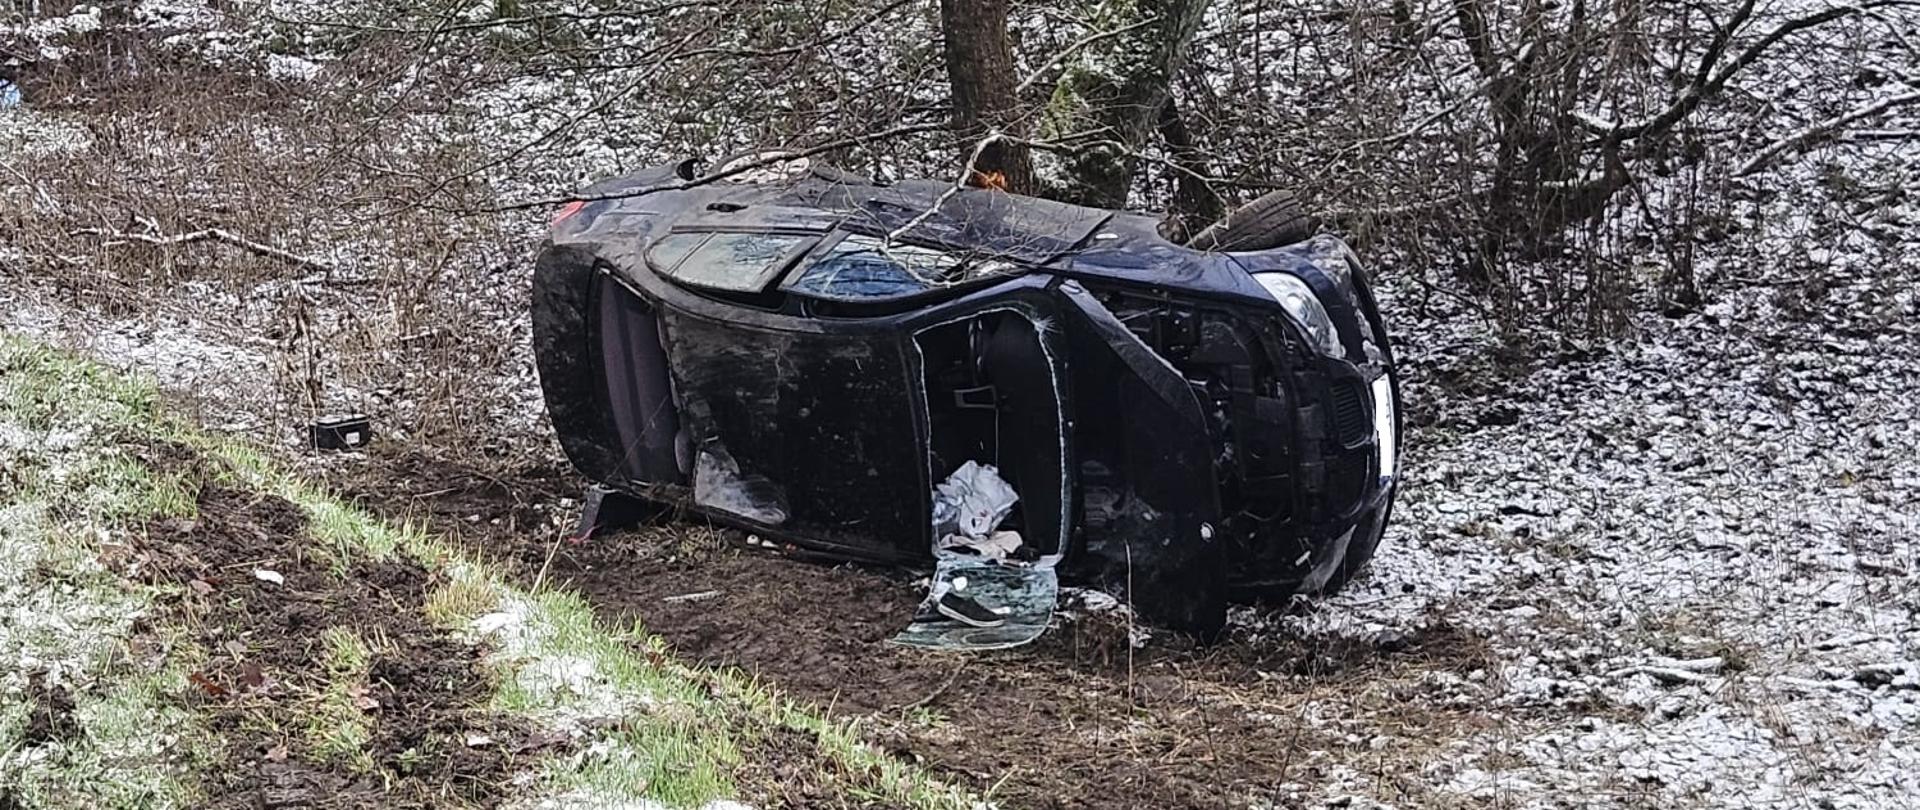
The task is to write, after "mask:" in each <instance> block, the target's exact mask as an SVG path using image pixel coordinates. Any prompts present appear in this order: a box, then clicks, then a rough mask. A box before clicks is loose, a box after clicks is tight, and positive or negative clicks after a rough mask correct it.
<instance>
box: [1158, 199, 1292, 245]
mask: <svg viewBox="0 0 1920 810" xmlns="http://www.w3.org/2000/svg"><path fill="white" fill-rule="evenodd" d="M1312 235H1313V222H1312V219H1311V218H1310V217H1308V216H1307V212H1306V210H1305V209H1303V208H1301V207H1300V199H1299V198H1298V197H1296V196H1294V193H1293V192H1291V191H1286V190H1280V191H1270V192H1267V193H1266V194H1262V195H1260V196H1259V197H1256V198H1254V200H1253V201H1252V202H1250V203H1247V204H1246V205H1243V206H1240V207H1239V208H1235V209H1233V210H1232V211H1229V212H1228V213H1227V215H1226V216H1224V217H1221V218H1220V220H1219V221H1218V222H1215V223H1213V224H1212V225H1208V226H1207V227H1206V228H1205V229H1203V230H1201V231H1200V232H1199V233H1197V234H1194V235H1193V238H1192V239H1188V240H1187V247H1190V248H1193V249H1194V250H1266V249H1268V248H1276V247H1280V246H1281V245H1291V244H1293V243H1295V242H1303V241H1306V239H1307V237H1310V236H1312Z"/></svg>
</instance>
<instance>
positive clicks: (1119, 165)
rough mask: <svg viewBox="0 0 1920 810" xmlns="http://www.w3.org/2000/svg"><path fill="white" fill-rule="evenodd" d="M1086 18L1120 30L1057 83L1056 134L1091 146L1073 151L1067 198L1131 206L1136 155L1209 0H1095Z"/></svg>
mask: <svg viewBox="0 0 1920 810" xmlns="http://www.w3.org/2000/svg"><path fill="white" fill-rule="evenodd" d="M1089 5H1090V7H1089V8H1087V9H1085V15H1084V16H1086V17H1087V18H1088V19H1091V20H1093V21H1095V24H1096V25H1098V26H1100V27H1101V28H1103V29H1105V30H1108V31H1115V32H1122V33H1119V34H1118V35H1116V36H1111V37H1107V38H1105V39H1102V40H1100V41H1099V42H1098V43H1097V44H1096V45H1094V46H1090V47H1089V48H1088V49H1087V50H1086V51H1083V52H1082V53H1081V54H1080V55H1079V58H1077V59H1076V60H1075V63H1074V64H1073V65H1072V66H1071V67H1069V68H1068V70H1067V73H1066V75H1065V76H1063V77H1061V80H1060V83H1059V84H1058V85H1056V86H1055V87H1054V93H1053V99H1052V100H1051V101H1050V102H1048V105H1047V121H1046V126H1047V130H1048V134H1049V135H1050V136H1052V137H1056V138H1058V137H1066V136H1075V137H1076V139H1079V140H1082V142H1084V143H1085V144H1086V145H1085V146H1084V147H1081V148H1079V149H1076V150H1075V151H1073V152H1072V153H1070V154H1069V155H1068V156H1067V160H1066V164H1067V165H1066V176H1065V177H1063V178H1061V181H1062V185H1063V188H1062V189H1061V191H1062V192H1063V196H1065V197H1066V198H1067V199H1069V200H1072V201H1074V202H1078V203H1083V204H1086V205H1095V206H1100V207H1104V208H1119V207H1122V206H1124V205H1126V203H1127V191H1128V190H1129V189H1130V188H1132V186H1133V177H1134V172H1135V170H1136V168H1137V167H1138V164H1139V160H1138V152H1139V149H1140V147H1141V145H1143V144H1145V143H1146V142H1147V139H1148V138H1149V137H1151V136H1152V134H1153V132H1154V130H1155V129H1156V128H1157V127H1158V125H1159V124H1160V120H1161V110H1162V109H1163V108H1164V107H1165V106H1166V103H1167V98H1168V97H1169V94H1170V88H1171V86H1172V83H1173V77H1174V76H1175V75H1176V74H1178V73H1179V72H1180V68H1181V67H1182V66H1184V65H1185V64H1186V62H1187V50H1188V47H1189V46H1190V45H1191V44H1192V42H1193V37H1194V34H1195V33H1197V32H1198V31H1199V29H1200V18H1201V13H1202V12H1204V11H1205V10H1206V7H1207V0H1096V1H1095V2H1092V3H1090V4H1089Z"/></svg>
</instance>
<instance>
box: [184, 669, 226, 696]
mask: <svg viewBox="0 0 1920 810" xmlns="http://www.w3.org/2000/svg"><path fill="white" fill-rule="evenodd" d="M187 682H188V683H191V684H193V685H194V686H198V687H200V691H202V692H205V693H207V696H208V697H225V696H226V694H227V688H226V687H224V686H221V685H220V684H217V683H214V682H213V679H212V678H209V677H207V674H206V673H204V672H193V673H189V674H188V675H187Z"/></svg>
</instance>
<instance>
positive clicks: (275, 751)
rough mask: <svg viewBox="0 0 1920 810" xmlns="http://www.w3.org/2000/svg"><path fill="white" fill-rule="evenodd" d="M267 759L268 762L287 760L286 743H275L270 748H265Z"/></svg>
mask: <svg viewBox="0 0 1920 810" xmlns="http://www.w3.org/2000/svg"><path fill="white" fill-rule="evenodd" d="M267 761H268V762H286V761H287V744H286V743H281V744H279V745H276V746H274V747H272V748H269V749H267Z"/></svg>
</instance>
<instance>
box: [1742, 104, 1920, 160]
mask: <svg viewBox="0 0 1920 810" xmlns="http://www.w3.org/2000/svg"><path fill="white" fill-rule="evenodd" d="M1916 102H1920V90H1915V91H1913V92H1909V93H1901V94H1899V95H1897V96H1888V97H1886V98H1883V99H1880V100H1879V101H1876V102H1874V103H1872V104H1868V105H1866V106H1864V107H1859V108H1856V109H1853V110H1849V111H1847V112H1845V113H1842V114H1840V115H1836V116H1834V117H1832V118H1829V119H1827V120H1825V121H1820V122H1818V123H1815V124H1813V125H1811V126H1808V127H1806V128H1804V129H1800V130H1798V131H1795V132H1794V133H1792V134H1790V135H1788V136H1786V137H1784V138H1781V139H1779V140H1776V141H1774V142H1773V143H1770V144H1768V145H1767V146H1766V148H1764V149H1761V150H1760V151H1759V152H1757V153H1755V154H1754V156H1753V157H1750V158H1747V160H1746V162H1745V163H1742V164H1740V168H1738V169H1735V170H1734V171H1733V173H1734V174H1735V175H1736V176H1740V177H1745V176H1746V175H1749V174H1753V173H1754V172H1757V171H1759V170H1761V169H1762V168H1765V167H1766V165H1767V164H1768V163H1770V162H1772V161H1773V159H1774V158H1776V157H1779V156H1780V154H1781V153H1782V152H1786V151H1788V150H1794V149H1800V148H1802V147H1804V146H1807V145H1808V144H1810V143H1813V142H1814V141H1815V140H1817V139H1820V138H1823V137H1825V136H1827V135H1830V134H1832V133H1833V132H1834V131H1836V130H1838V129H1840V128H1841V127H1844V126H1846V125H1848V124H1851V123H1853V122H1855V121H1861V120H1864V119H1867V118H1872V117H1873V116H1876V115H1879V114H1881V113H1883V112H1886V111H1887V110H1891V109H1893V108H1895V107H1902V106H1905V105H1908V104H1913V103H1916Z"/></svg>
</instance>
